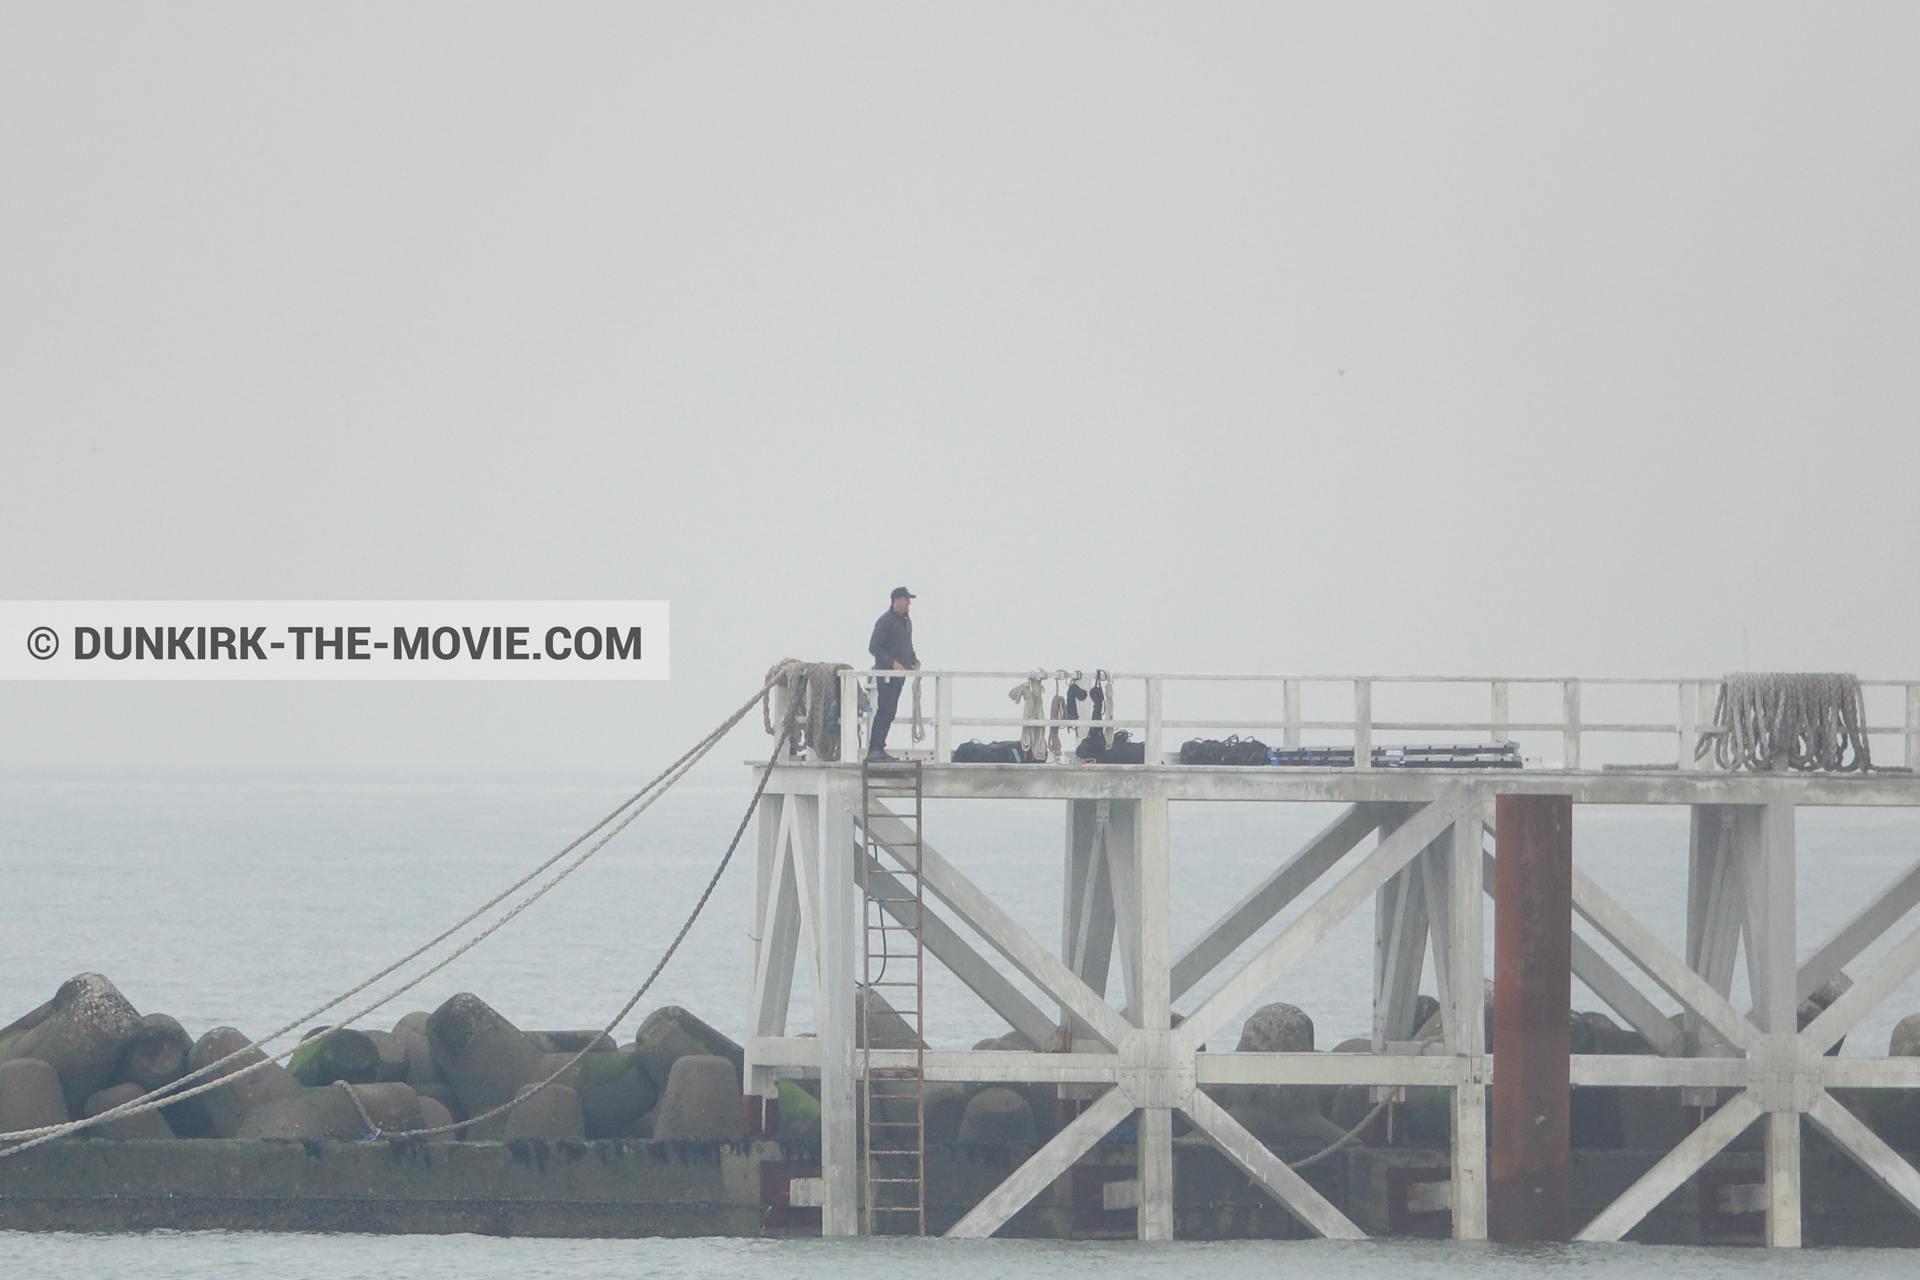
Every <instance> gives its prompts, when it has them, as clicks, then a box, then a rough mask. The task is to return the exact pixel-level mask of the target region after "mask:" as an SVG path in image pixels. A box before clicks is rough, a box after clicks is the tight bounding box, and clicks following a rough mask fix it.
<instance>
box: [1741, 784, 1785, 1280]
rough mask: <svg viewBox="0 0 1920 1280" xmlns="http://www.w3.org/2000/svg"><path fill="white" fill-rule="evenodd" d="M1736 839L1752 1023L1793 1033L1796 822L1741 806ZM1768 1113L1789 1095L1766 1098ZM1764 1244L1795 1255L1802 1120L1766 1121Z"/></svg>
mask: <svg viewBox="0 0 1920 1280" xmlns="http://www.w3.org/2000/svg"><path fill="white" fill-rule="evenodd" d="M1735 831H1736V833H1737V834H1738V835H1739V836H1741V837H1742V838H1741V840H1740V852H1741V856H1742V860H1743V861H1744V862H1745V864H1746V865H1745V870H1746V882H1747V973H1748V976H1749V977H1750V978H1751V979H1752V982H1753V1014H1754V1021H1755V1022H1756V1023H1758V1024H1759V1026H1760V1030H1761V1031H1763V1032H1765V1033H1766V1034H1767V1035H1768V1036H1769V1037H1773V1036H1792V1035H1796V1034H1797V1033H1798V1031H1799V1020H1798V1013H1799V1006H1800V1001H1799V999H1798V996H1799V986H1800V984H1799V977H1800V974H1799V959H1800V957H1799V936H1798V933H1797V931H1796V928H1795V923H1796V918H1797V914H1798V913H1797V910H1796V905H1797V904H1796V902H1795V895H1794V814H1793V806H1792V805H1791V804H1782V803H1774V804H1767V805H1754V806H1750V807H1749V806H1742V808H1741V810H1740V814H1739V817H1738V818H1737V819H1736V823H1735ZM1768 1094H1769V1095H1770V1100H1774V1105H1776V1106H1777V1105H1779V1104H1780V1102H1791V1098H1790V1096H1788V1091H1783V1090H1769V1091H1768ZM1766 1156H1767V1243H1768V1244H1769V1245H1770V1246H1772V1247H1774V1248H1781V1249H1797V1248H1799V1247H1800V1113H1799V1112H1798V1111H1796V1110H1774V1109H1773V1108H1772V1107H1769V1111H1768V1115H1767V1138H1766Z"/></svg>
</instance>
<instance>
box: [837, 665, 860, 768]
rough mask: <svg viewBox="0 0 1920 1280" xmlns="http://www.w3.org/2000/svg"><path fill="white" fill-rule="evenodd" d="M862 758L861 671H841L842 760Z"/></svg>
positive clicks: (845, 761)
mask: <svg viewBox="0 0 1920 1280" xmlns="http://www.w3.org/2000/svg"><path fill="white" fill-rule="evenodd" d="M859 759H860V673H859V672H858V671H842V672H841V673H840V761H841V763H842V764H845V763H848V762H857V761H858V760H859Z"/></svg>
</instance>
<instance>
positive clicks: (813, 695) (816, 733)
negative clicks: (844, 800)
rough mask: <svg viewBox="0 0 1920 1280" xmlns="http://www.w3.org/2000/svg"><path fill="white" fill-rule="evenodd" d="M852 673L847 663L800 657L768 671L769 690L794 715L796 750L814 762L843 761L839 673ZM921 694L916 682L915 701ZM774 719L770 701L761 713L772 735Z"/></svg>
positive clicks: (792, 742) (787, 659) (775, 664)
mask: <svg viewBox="0 0 1920 1280" xmlns="http://www.w3.org/2000/svg"><path fill="white" fill-rule="evenodd" d="M850 670H852V667H851V666H850V665H849V664H847V663H844V662H802V661H800V659H798V658H782V659H781V660H780V661H779V662H776V663H774V665H773V666H772V668H771V669H769V670H768V672H767V679H766V684H767V687H768V688H769V689H771V690H773V691H775V692H776V693H778V694H779V696H780V697H781V698H782V699H784V700H785V703H786V706H787V707H788V709H789V710H793V711H794V712H795V719H794V728H793V737H792V741H791V745H792V747H793V749H794V750H795V751H807V752H811V753H812V755H813V758H814V759H815V760H838V759H839V758H840V717H841V715H842V714H843V713H844V712H843V708H842V707H841V706H840V673H841V672H842V671H850ZM919 692H920V686H919V685H918V684H917V683H916V684H915V685H914V695H915V697H916V700H917V698H918V696H919ZM916 710H917V706H916ZM773 716H774V711H773V702H772V699H769V700H768V703H767V706H766V708H765V710H764V711H763V712H762V713H761V719H762V722H763V723H764V724H765V725H766V727H767V733H768V735H769V736H771V735H772V734H773V732H774V728H773ZM923 732H924V731H923Z"/></svg>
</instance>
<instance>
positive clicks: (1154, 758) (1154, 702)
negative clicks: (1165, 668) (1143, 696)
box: [1146, 676, 1164, 764]
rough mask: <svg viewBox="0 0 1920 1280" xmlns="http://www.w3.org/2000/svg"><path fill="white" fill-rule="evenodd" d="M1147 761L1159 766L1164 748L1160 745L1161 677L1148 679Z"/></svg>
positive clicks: (1149, 677)
mask: <svg viewBox="0 0 1920 1280" xmlns="http://www.w3.org/2000/svg"><path fill="white" fill-rule="evenodd" d="M1146 748H1147V750H1146V759H1147V763H1148V764H1159V763H1160V756H1161V753H1162V751H1163V750H1164V748H1163V747H1162V746H1161V745H1160V677H1159V676H1148V677H1147V727H1146Z"/></svg>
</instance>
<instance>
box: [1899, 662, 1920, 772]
mask: <svg viewBox="0 0 1920 1280" xmlns="http://www.w3.org/2000/svg"><path fill="white" fill-rule="evenodd" d="M1906 739H1907V754H1906V758H1905V759H1903V760H1902V761H1901V762H1900V763H1902V764H1904V765H1906V766H1907V768H1909V769H1912V770H1914V771H1915V772H1916V773H1920V684H1910V685H1908V686H1907V733H1906Z"/></svg>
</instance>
